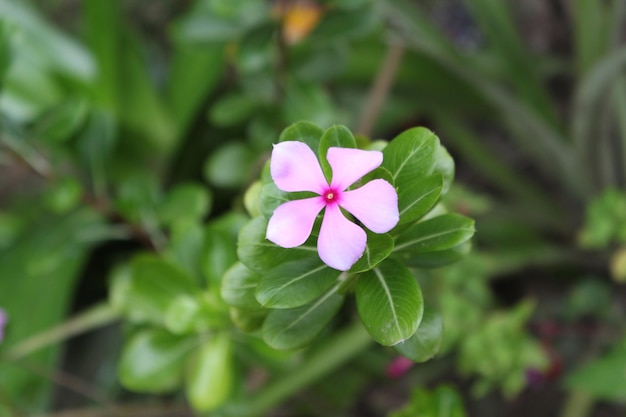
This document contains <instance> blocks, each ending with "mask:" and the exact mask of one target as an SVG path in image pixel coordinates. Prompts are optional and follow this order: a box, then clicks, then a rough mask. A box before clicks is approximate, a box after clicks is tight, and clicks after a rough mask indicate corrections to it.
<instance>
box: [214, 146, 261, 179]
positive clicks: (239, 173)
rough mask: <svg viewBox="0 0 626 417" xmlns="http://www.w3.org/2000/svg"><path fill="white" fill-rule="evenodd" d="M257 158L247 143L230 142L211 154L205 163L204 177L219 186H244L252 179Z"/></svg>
mask: <svg viewBox="0 0 626 417" xmlns="http://www.w3.org/2000/svg"><path fill="white" fill-rule="evenodd" d="M255 160H256V155H255V153H254V152H253V151H252V149H250V148H249V147H248V146H247V145H246V144H243V143H241V142H230V143H227V144H225V145H223V146H221V147H219V148H218V149H217V150H216V151H214V152H212V153H211V154H210V155H209V157H208V158H207V160H206V162H205V164H204V177H205V178H206V179H207V181H209V182H210V183H211V184H214V185H216V186H218V187H224V188H237V187H242V186H244V185H245V184H246V183H247V182H248V181H249V180H250V172H251V169H252V164H253V163H254V161H255Z"/></svg>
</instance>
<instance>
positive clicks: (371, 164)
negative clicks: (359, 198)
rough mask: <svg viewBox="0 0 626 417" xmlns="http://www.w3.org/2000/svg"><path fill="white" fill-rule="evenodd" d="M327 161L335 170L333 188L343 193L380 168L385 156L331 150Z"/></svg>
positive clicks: (354, 150) (360, 151)
mask: <svg viewBox="0 0 626 417" xmlns="http://www.w3.org/2000/svg"><path fill="white" fill-rule="evenodd" d="M326 159H328V163H329V164H330V167H331V168H332V170H333V180H332V182H331V186H332V187H336V188H337V189H339V190H342V191H343V190H345V189H346V188H348V187H349V186H351V185H352V184H354V183H355V182H356V181H357V180H358V179H360V178H361V177H363V175H365V174H367V173H368V172H371V171H373V170H374V169H376V168H378V167H379V166H380V164H381V163H382V162H383V154H382V152H379V151H364V150H362V149H351V148H329V149H328V153H327V154H326Z"/></svg>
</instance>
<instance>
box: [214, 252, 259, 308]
mask: <svg viewBox="0 0 626 417" xmlns="http://www.w3.org/2000/svg"><path fill="white" fill-rule="evenodd" d="M260 280H261V276H260V275H259V274H257V273H256V272H254V271H252V270H250V269H248V268H247V267H246V266H245V265H244V264H242V263H241V262H237V263H236V264H235V265H233V266H232V267H230V268H229V269H228V271H226V273H225V274H224V278H223V279H222V298H223V299H224V301H226V302H227V303H228V304H230V305H231V306H233V307H237V308H240V309H249V310H254V309H258V308H259V307H261V305H260V304H259V302H258V301H257V300H256V296H255V294H256V289H257V287H258V285H259V281H260Z"/></svg>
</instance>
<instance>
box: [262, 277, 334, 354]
mask: <svg viewBox="0 0 626 417" xmlns="http://www.w3.org/2000/svg"><path fill="white" fill-rule="evenodd" d="M337 289H338V287H334V288H332V289H331V290H330V291H328V292H327V293H326V294H324V295H323V296H322V297H320V298H319V299H317V300H315V301H314V302H312V303H311V304H307V305H304V306H302V307H297V308H291V309H276V310H271V311H270V313H269V315H268V316H267V318H266V319H265V322H264V323H263V340H265V343H267V344H268V345H270V346H271V347H273V348H274V349H283V350H287V349H296V348H299V347H303V346H305V345H307V344H309V343H310V342H311V341H313V339H314V338H315V336H317V335H318V334H319V333H320V332H321V331H322V330H324V327H326V325H327V324H328V322H329V321H330V320H331V319H332V318H333V316H334V315H335V314H336V313H337V311H339V308H340V307H341V305H342V304H343V296H341V295H339V294H337Z"/></svg>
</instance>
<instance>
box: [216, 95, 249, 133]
mask: <svg viewBox="0 0 626 417" xmlns="http://www.w3.org/2000/svg"><path fill="white" fill-rule="evenodd" d="M259 105H260V103H259V102H258V100H256V99H255V98H254V97H251V96H249V95H247V94H242V93H231V94H229V95H227V96H225V97H222V98H221V99H220V100H219V101H218V102H217V103H215V104H214V105H213V107H212V108H211V111H210V113H209V118H210V119H211V122H213V123H214V124H215V125H217V126H233V125H236V124H238V123H243V122H244V121H245V120H246V119H247V118H249V117H250V116H251V115H252V114H253V113H254V111H255V110H256V109H257V107H259Z"/></svg>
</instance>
